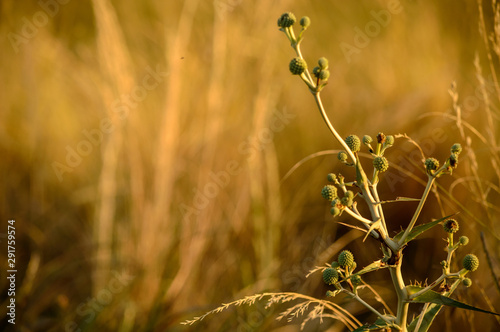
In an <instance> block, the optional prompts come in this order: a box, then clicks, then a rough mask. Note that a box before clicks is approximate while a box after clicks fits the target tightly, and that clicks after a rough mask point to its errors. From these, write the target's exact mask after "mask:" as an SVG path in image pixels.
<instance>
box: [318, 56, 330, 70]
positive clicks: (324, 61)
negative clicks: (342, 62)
mask: <svg viewBox="0 0 500 332" xmlns="http://www.w3.org/2000/svg"><path fill="white" fill-rule="evenodd" d="M318 65H319V68H321V69H328V59H327V58H325V57H322V58H319V60H318Z"/></svg>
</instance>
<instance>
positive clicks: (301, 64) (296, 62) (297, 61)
mask: <svg viewBox="0 0 500 332" xmlns="http://www.w3.org/2000/svg"><path fill="white" fill-rule="evenodd" d="M289 68H290V72H291V73H292V74H294V75H300V74H302V73H303V72H305V71H306V69H307V63H306V60H304V59H302V58H299V57H296V58H293V59H292V61H290V65H289Z"/></svg>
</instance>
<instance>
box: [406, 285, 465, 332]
mask: <svg viewBox="0 0 500 332" xmlns="http://www.w3.org/2000/svg"><path fill="white" fill-rule="evenodd" d="M460 283H461V281H460V280H456V281H455V282H454V283H453V284H452V285H451V287H450V290H449V291H448V292H446V293H444V294H443V295H446V296H450V295H451V294H452V293H453V292H454V291H455V289H456V288H457V286H458V285H459V284H460ZM407 289H408V291H409V292H410V293H416V292H418V291H419V290H420V289H422V287H416V286H407ZM442 307H443V306H442V305H438V304H431V305H430V306H429V307H428V308H427V310H426V311H425V313H421V315H422V314H423V315H424V317H423V318H422V322H421V323H420V327H419V329H418V332H427V330H428V329H429V328H430V326H431V324H432V322H433V321H434V318H436V316H437V315H438V313H439V311H441V308H442ZM419 318H420V315H419V316H417V317H415V319H413V321H412V322H411V323H410V325H408V331H409V332H413V331H415V328H416V327H417V324H418V320H419Z"/></svg>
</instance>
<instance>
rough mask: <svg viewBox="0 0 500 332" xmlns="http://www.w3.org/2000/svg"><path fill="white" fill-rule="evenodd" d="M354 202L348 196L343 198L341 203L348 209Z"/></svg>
mask: <svg viewBox="0 0 500 332" xmlns="http://www.w3.org/2000/svg"><path fill="white" fill-rule="evenodd" d="M353 202H354V201H353V199H352V198H351V197H347V196H344V197H342V199H341V200H340V203H342V205H344V206H347V207H351V206H352V203H353Z"/></svg>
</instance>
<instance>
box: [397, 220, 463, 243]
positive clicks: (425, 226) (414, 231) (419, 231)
mask: <svg viewBox="0 0 500 332" xmlns="http://www.w3.org/2000/svg"><path fill="white" fill-rule="evenodd" d="M453 215H455V213H454V214H450V215H449V216H447V217H444V218H441V219H438V220H434V221H432V222H430V223H427V224H422V225H418V226H416V227H413V229H412V230H411V232H410V234H408V236H407V237H406V239H405V242H404V243H403V244H406V243H408V242H410V241H411V240H413V239H415V238H416V237H417V236H419V235H420V234H422V233H423V232H425V231H427V230H429V229H431V228H432V227H434V226H436V225H437V224H439V223H441V222H443V221H445V220H446V219H448V218H450V217H451V216H453ZM403 234H404V231H401V232H399V233H398V234H396V236H394V241H399V239H401V237H402V236H403Z"/></svg>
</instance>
